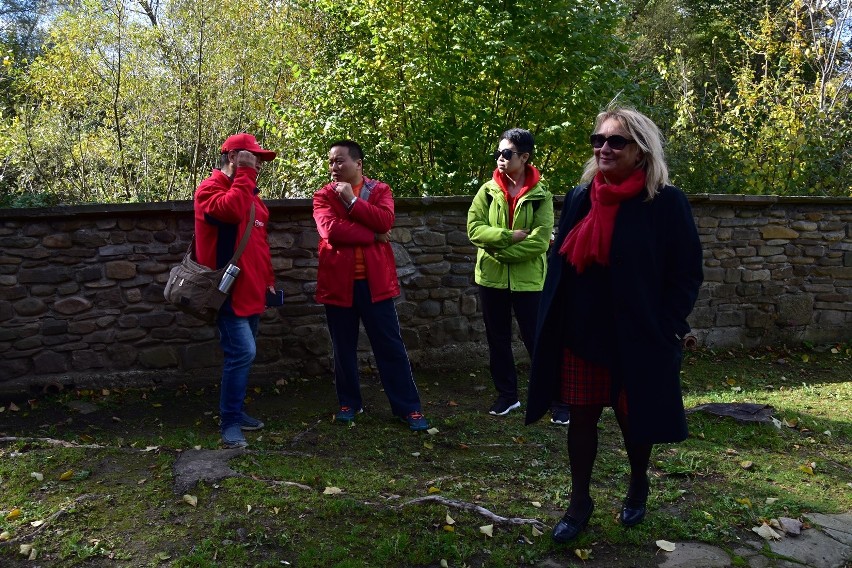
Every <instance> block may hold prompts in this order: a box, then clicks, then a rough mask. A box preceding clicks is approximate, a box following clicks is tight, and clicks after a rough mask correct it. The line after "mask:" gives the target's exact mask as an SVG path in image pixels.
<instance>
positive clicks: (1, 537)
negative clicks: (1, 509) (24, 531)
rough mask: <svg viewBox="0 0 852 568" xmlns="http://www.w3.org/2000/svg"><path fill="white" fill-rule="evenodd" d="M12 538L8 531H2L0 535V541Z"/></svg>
mask: <svg viewBox="0 0 852 568" xmlns="http://www.w3.org/2000/svg"><path fill="white" fill-rule="evenodd" d="M10 538H12V533H10V532H9V531H3V532H1V533H0V541H4V540H9V539H10Z"/></svg>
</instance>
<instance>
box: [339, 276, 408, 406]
mask: <svg viewBox="0 0 852 568" xmlns="http://www.w3.org/2000/svg"><path fill="white" fill-rule="evenodd" d="M325 314H326V318H327V320H328V331H329V333H330V334H331V344H332V346H333V348H334V384H335V388H336V390H337V400H338V402H339V403H340V406H349V407H352V408H354V409H356V410H357V409H360V408H361V407H362V405H363V403H362V400H361V381H360V378H359V374H358V331H359V328H360V325H359V324H360V323H361V322H363V324H364V331H366V332H367V337H368V338H369V340H370V346H371V347H372V348H373V355H374V356H375V357H376V366H377V367H378V369H379V378H380V379H381V381H382V387H384V389H385V394H386V395H387V397H388V400H389V401H390V405H391V411H392V412H393V413H394V415H396V416H406V415H408V414H410V413H411V412H414V411H420V410H421V406H420V394H419V393H418V392H417V385H415V384H414V376H413V374H412V372H411V361H409V359H408V352H407V351H406V350H405V344H403V342H402V334H401V332H400V329H399V317H398V316H397V313H396V306H395V305H394V303H393V300H392V299H387V300H382V301H381V302H376V303H373V301H372V299H371V298H370V288H369V286H368V284H367V281H366V280H356V281H355V290H354V299H353V301H352V307H351V308H342V307H340V306H331V305H326V306H325Z"/></svg>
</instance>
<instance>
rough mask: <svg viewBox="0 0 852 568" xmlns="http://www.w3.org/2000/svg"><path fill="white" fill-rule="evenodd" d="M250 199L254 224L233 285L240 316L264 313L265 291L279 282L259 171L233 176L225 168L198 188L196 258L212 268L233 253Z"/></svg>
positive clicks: (238, 172) (233, 304) (235, 307)
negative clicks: (267, 227) (259, 181)
mask: <svg viewBox="0 0 852 568" xmlns="http://www.w3.org/2000/svg"><path fill="white" fill-rule="evenodd" d="M252 202H254V208H255V212H254V226H253V227H252V229H251V234H250V236H249V241H248V244H247V245H246V248H245V250H244V251H243V254H242V256H240V259H239V260H238V261H237V266H239V267H240V275H239V276H238V277H237V281H236V282H235V283H234V286H233V287H232V288H231V298H230V304H231V308H232V310H233V312H234V314H235V315H238V316H240V317H247V316H253V315H257V314H260V313H262V312H263V310H264V309H265V308H266V289H267V287H269V286H271V285H273V284H274V282H275V276H274V273H273V271H272V258H271V256H270V253H269V241H268V240H267V237H266V226H267V224H268V223H269V210H268V209H267V208H266V205H264V204H263V201H261V199H260V197H259V196H258V190H257V171H256V170H255V169H254V168H247V167H242V168H237V170H236V173H235V174H234V179H233V180H231V178H229V177H228V176H226V175H225V174H223V173H222V172H221V170H213V173H211V174H210V177H208V178H207V179H205V180H204V181H202V182H201V185H199V186H198V189H197V190H196V191H195V253H196V256H197V257H198V262H200V263H201V264H203V265H205V266H207V267H208V268H213V269H219V268H222V267H224V266H225V265H227V263H228V261H229V260H230V259H231V257H232V256H233V254H234V251H235V250H236V249H237V245H239V243H240V239H242V237H243V231H245V229H246V225H247V224H248V220H249V211H250V209H251V204H252ZM226 305H227V304H226ZM223 309H227V308H223Z"/></svg>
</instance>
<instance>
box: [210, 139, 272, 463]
mask: <svg viewBox="0 0 852 568" xmlns="http://www.w3.org/2000/svg"><path fill="white" fill-rule="evenodd" d="M274 158H275V152H272V151H270V150H265V149H263V148H262V147H261V146H260V145H259V144H258V143H257V140H256V139H255V137H254V136H252V135H251V134H235V135H233V136H230V137H229V138H228V139H227V140H225V143H224V144H222V151H221V154H220V156H219V168H218V169H214V170H213V172H212V173H211V174H210V177H208V178H207V179H205V180H204V181H202V182H201V184H200V185H199V186H198V189H197V190H196V192H195V249H196V256H197V257H198V262H200V263H201V264H203V265H205V266H207V267H209V268H212V269H216V270H218V269H220V268H223V267H224V266H226V265H227V264H228V262H229V261H230V260H231V258H232V256H233V254H234V251H235V250H236V249H237V246H238V245H239V242H240V239H241V238H242V236H243V233H244V232H245V230H246V226H247V225H248V223H249V219H250V210H251V206H252V204H254V208H255V218H254V224H253V225H252V228H251V232H250V234H249V241H248V244H247V245H246V247H245V250H244V251H243V253H242V255H241V256H240V258H239V261H238V262H237V264H238V266H239V268H240V272H239V275H238V276H237V278H236V281H235V282H234V284H233V286H232V287H231V292H230V295H229V297H228V299H227V300H226V301H225V304H224V305H223V306H222V308H221V309H220V310H219V314H218V316H217V318H216V326H217V327H218V329H219V343H220V345H221V346H222V353H223V355H224V358H223V365H222V387H221V393H220V399H219V419H220V424H221V426H220V427H221V432H222V443H223V444H224V445H225V446H226V447H229V448H243V447H246V446H247V445H248V443H247V442H246V439H245V436H243V433H242V431H243V430H260V429H261V428H263V422H261V421H260V420H258V419H257V418H253V417H251V416H249V415H248V414H246V413H245V412H244V411H243V401H244V399H245V397H246V385H247V384H248V375H249V371H250V370H251V365H252V362H253V361H254V357H255V353H256V344H255V337H256V336H257V325H258V322H259V320H260V314H261V313H262V312H263V310H264V309H265V308H266V292H267V290H269V291H272V292H274V291H275V286H274V281H275V280H274V273H273V270H272V259H271V256H270V253H269V243H268V241H267V236H266V227H267V224H268V223H269V210H268V209H267V208H266V205H264V204H263V201H261V199H260V197H259V195H258V193H259V190H258V189H257V172H258V169H259V168H260V166H261V164H262V163H263V162H267V161H270V160H272V159H274Z"/></svg>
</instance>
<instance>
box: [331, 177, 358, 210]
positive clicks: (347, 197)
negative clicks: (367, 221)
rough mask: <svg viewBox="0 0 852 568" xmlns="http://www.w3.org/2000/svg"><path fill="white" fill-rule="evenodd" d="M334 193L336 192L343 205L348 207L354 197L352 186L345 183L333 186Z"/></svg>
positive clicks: (340, 182) (341, 182)
mask: <svg viewBox="0 0 852 568" xmlns="http://www.w3.org/2000/svg"><path fill="white" fill-rule="evenodd" d="M334 191H336V192H337V196H338V197H339V198H340V200H341V201H342V202H343V204H344V205H346V206H347V207H349V204H350V203H352V198H354V197H355V192H354V191H352V186H351V185H350V184H348V183H346V182H345V181H339V182H337V184H336V185H335V186H334Z"/></svg>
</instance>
